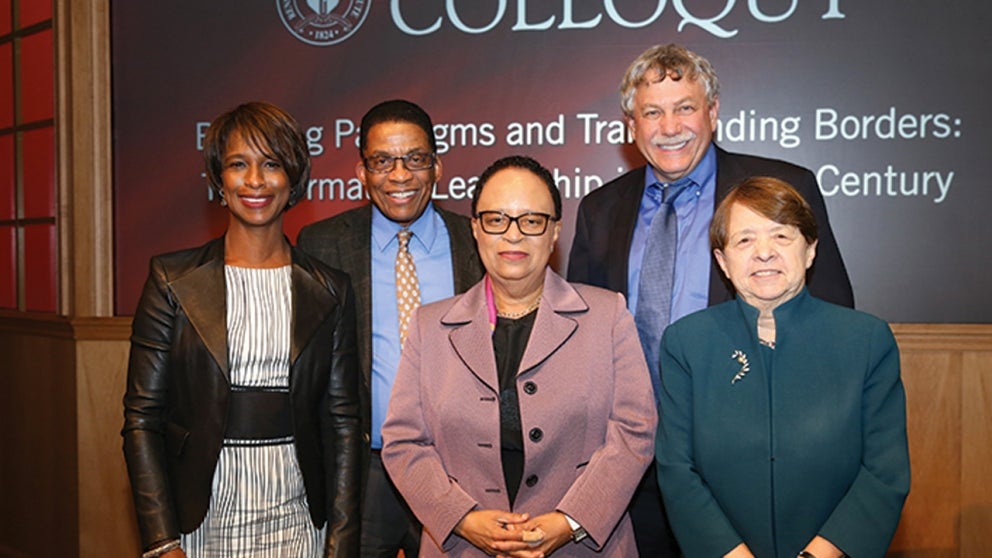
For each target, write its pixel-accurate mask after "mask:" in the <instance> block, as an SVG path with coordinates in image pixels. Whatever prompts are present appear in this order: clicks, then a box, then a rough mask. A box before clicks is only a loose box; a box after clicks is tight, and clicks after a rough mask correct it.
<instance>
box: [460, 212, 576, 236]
mask: <svg viewBox="0 0 992 558" xmlns="http://www.w3.org/2000/svg"><path fill="white" fill-rule="evenodd" d="M475 217H476V219H478V220H479V226H481V227H482V232H484V233H487V234H503V233H505V232H506V231H508V230H510V224H511V223H516V224H517V229H519V230H520V234H522V235H525V236H541V235H542V234H544V233H545V231H547V230H548V223H550V222H551V221H555V220H556V219H555V218H554V217H552V216H551V215H548V214H547V213H535V212H532V211H528V212H527V213H522V214H520V215H517V216H516V217H510V216H509V215H507V214H506V213H503V212H502V211H480V212H479V213H478V214H477V215H476V216H475Z"/></svg>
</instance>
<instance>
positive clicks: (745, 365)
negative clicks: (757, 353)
mask: <svg viewBox="0 0 992 558" xmlns="http://www.w3.org/2000/svg"><path fill="white" fill-rule="evenodd" d="M730 358H731V359H733V360H736V361H737V363H738V364H740V365H741V369H740V370H738V371H737V373H736V374H734V379H733V380H730V383H731V384H736V383H737V382H738V381H739V380H740V379H742V378H743V377H744V375H745V374H747V373H748V372H750V371H751V363H749V362H748V361H747V355H746V354H744V351H742V350H740V349H737V350H735V351H734V354H732V355H730Z"/></svg>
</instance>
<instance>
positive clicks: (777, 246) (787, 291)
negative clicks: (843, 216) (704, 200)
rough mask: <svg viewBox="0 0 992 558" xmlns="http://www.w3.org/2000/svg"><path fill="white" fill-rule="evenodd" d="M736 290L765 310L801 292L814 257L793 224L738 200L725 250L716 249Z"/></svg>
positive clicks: (811, 250) (813, 247)
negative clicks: (784, 223) (769, 216)
mask: <svg viewBox="0 0 992 558" xmlns="http://www.w3.org/2000/svg"><path fill="white" fill-rule="evenodd" d="M713 254H714V255H715V256H716V261H717V263H719V264H720V269H722V270H723V272H724V274H726V275H727V277H728V278H729V279H730V282H731V283H733V284H734V288H735V289H736V290H737V294H738V295H739V296H741V297H743V298H744V302H747V303H748V304H750V305H751V306H754V307H755V308H758V309H759V310H761V311H762V312H765V311H771V310H773V309H775V308H776V307H778V306H779V305H780V304H782V303H783V302H785V301H787V300H789V299H791V298H792V297H794V296H796V295H797V294H799V291H801V290H802V288H803V285H805V284H806V270H807V269H809V268H810V266H811V265H813V258H815V257H816V241H813V243H812V244H810V243H808V242H806V238H805V237H804V236H803V235H802V233H800V232H799V228H798V227H796V226H794V225H783V224H781V223H777V222H775V221H772V220H771V219H769V218H767V217H765V216H763V215H761V214H759V213H756V212H754V211H752V210H751V209H750V208H748V207H747V206H745V205H743V204H740V203H735V204H734V205H733V206H731V208H730V212H729V217H728V219H727V237H726V243H725V245H724V247H723V249H722V250H721V249H717V250H714V251H713Z"/></svg>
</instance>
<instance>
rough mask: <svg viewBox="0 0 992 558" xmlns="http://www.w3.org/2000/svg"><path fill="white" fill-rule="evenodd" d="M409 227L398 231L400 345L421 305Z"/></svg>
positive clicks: (397, 269)
mask: <svg viewBox="0 0 992 558" xmlns="http://www.w3.org/2000/svg"><path fill="white" fill-rule="evenodd" d="M411 236H413V233H411V232H410V230H409V229H402V230H401V231H400V232H398V233H396V238H397V239H398V240H399V243H400V248H399V250H397V251H396V310H397V313H398V315H399V319H400V320H399V321H400V347H402V346H403V344H404V343H406V334H407V332H408V331H409V329H410V315H411V314H413V311H414V310H416V309H417V307H418V306H420V282H419V281H417V266H416V265H414V263H413V256H412V255H410V249H409V245H410V237H411Z"/></svg>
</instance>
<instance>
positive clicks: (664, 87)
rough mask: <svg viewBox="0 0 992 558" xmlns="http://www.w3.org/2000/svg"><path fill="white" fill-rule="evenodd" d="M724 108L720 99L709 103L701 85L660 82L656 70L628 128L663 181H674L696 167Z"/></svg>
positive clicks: (637, 97)
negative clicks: (720, 111) (721, 107)
mask: <svg viewBox="0 0 992 558" xmlns="http://www.w3.org/2000/svg"><path fill="white" fill-rule="evenodd" d="M719 108H720V101H719V99H715V100H714V101H713V104H712V105H710V104H708V103H707V101H706V88H705V86H704V85H703V83H702V82H700V81H693V80H690V79H689V78H687V77H684V78H682V79H679V80H674V79H672V78H671V77H666V78H665V79H663V80H661V81H658V72H657V71H651V72H648V73H647V74H646V75H645V80H644V82H643V83H642V84H640V85H638V86H637V89H636V91H635V92H634V97H633V106H632V107H631V114H630V115H629V116H628V117H627V126H628V127H629V129H630V132H631V134H633V136H634V141H635V142H636V143H637V148H638V149H639V150H640V152H641V154H642V155H644V158H645V159H647V161H648V164H650V165H651V167H652V168H653V169H654V173H655V176H656V178H658V180H659V181H661V182H665V183H670V182H675V181H676V180H678V179H680V178H682V177H683V176H685V175H687V174H689V173H690V172H691V171H692V170H693V169H694V168H696V165H698V164H699V162H700V161H701V160H702V159H703V155H705V154H706V149H707V148H708V147H709V145H710V142H711V141H712V140H713V130H715V129H716V123H717V115H718V113H719Z"/></svg>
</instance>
